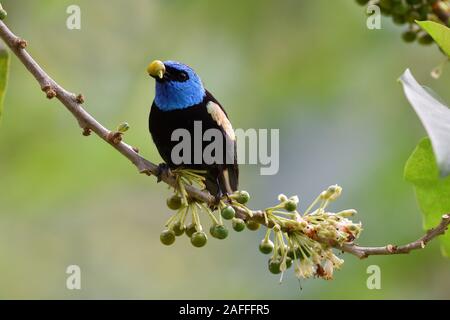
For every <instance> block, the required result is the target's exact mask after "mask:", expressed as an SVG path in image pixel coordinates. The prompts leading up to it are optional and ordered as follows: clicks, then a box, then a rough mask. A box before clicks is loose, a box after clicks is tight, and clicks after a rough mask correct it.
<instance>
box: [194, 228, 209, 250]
mask: <svg viewBox="0 0 450 320" xmlns="http://www.w3.org/2000/svg"><path fill="white" fill-rule="evenodd" d="M207 241H208V237H207V236H206V233H204V232H203V231H200V232H195V233H194V234H193V235H192V237H191V243H192V245H193V246H194V247H197V248H200V247H203V246H204V245H205V244H206V242H207Z"/></svg>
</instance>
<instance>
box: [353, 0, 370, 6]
mask: <svg viewBox="0 0 450 320" xmlns="http://www.w3.org/2000/svg"><path fill="white" fill-rule="evenodd" d="M356 3H357V4H359V5H361V6H364V5H366V4H367V3H369V0H356Z"/></svg>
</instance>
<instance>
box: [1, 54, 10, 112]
mask: <svg viewBox="0 0 450 320" xmlns="http://www.w3.org/2000/svg"><path fill="white" fill-rule="evenodd" d="M8 69H9V54H8V51H7V50H6V49H5V48H4V47H1V46H0V119H1V117H2V113H3V100H4V99H5V93H6V85H7V83H8Z"/></svg>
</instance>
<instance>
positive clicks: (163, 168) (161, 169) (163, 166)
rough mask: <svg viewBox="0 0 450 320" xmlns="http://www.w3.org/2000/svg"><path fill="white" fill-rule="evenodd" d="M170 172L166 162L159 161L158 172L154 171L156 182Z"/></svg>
mask: <svg viewBox="0 0 450 320" xmlns="http://www.w3.org/2000/svg"><path fill="white" fill-rule="evenodd" d="M170 174H171V172H170V168H169V166H168V165H167V163H164V162H163V163H160V164H159V165H158V172H157V173H156V178H157V180H156V181H157V182H161V181H162V178H163V176H168V175H170Z"/></svg>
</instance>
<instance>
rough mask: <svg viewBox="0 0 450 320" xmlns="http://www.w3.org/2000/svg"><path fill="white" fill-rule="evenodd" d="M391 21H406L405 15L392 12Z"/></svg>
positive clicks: (401, 22)
mask: <svg viewBox="0 0 450 320" xmlns="http://www.w3.org/2000/svg"><path fill="white" fill-rule="evenodd" d="M392 21H394V23H395V24H399V25H401V24H404V23H405V22H406V17H405V16H404V15H400V14H394V15H393V16H392Z"/></svg>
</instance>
